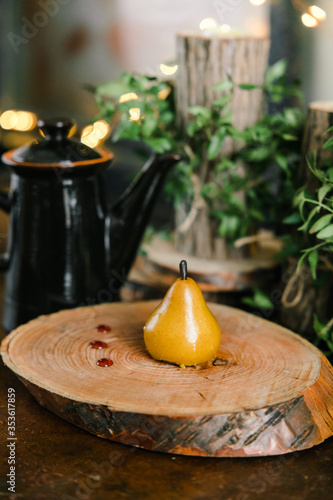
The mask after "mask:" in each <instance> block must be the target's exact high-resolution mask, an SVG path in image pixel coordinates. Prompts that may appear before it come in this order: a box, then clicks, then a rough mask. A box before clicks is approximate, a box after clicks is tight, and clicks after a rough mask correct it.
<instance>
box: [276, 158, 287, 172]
mask: <svg viewBox="0 0 333 500" xmlns="http://www.w3.org/2000/svg"><path fill="white" fill-rule="evenodd" d="M275 159H276V163H277V164H278V165H279V167H281V168H282V170H284V171H285V172H288V160H287V158H286V157H285V156H284V155H282V154H277V155H276V156H275Z"/></svg>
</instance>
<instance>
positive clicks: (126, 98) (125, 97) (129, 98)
mask: <svg viewBox="0 0 333 500" xmlns="http://www.w3.org/2000/svg"><path fill="white" fill-rule="evenodd" d="M136 99H139V97H138V95H137V94H136V93H135V92H128V93H127V94H123V95H121V96H120V97H119V102H120V103H122V102H128V101H135V100H136Z"/></svg>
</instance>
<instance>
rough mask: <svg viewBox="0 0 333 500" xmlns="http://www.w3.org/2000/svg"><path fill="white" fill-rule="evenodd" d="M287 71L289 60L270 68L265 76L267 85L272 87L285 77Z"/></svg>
mask: <svg viewBox="0 0 333 500" xmlns="http://www.w3.org/2000/svg"><path fill="white" fill-rule="evenodd" d="M286 71H287V60H286V59H281V60H280V61H278V62H276V63H275V64H273V65H272V66H270V67H269V68H268V70H267V71H266V76H265V85H266V86H267V85H270V84H272V83H274V82H276V81H277V80H279V79H280V78H282V77H283V76H285V74H286Z"/></svg>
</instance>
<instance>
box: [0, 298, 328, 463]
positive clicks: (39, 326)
mask: <svg viewBox="0 0 333 500" xmlns="http://www.w3.org/2000/svg"><path fill="white" fill-rule="evenodd" d="M156 305H157V302H156V301H152V302H138V303H134V304H125V303H123V304H119V303H114V304H102V305H99V306H91V307H84V308H79V309H73V310H66V311H61V312H59V313H55V314H52V315H50V316H41V317H40V318H37V319H36V320H33V321H31V322H30V323H28V324H26V325H23V326H20V327H19V328H17V329H16V330H14V331H13V332H12V333H11V334H10V335H9V336H8V337H6V338H5V339H4V341H3V343H2V345H1V354H2V357H3V360H4V362H5V364H6V365H7V366H8V367H9V368H10V369H11V370H13V371H14V372H15V373H16V374H17V375H18V376H19V378H20V379H21V380H22V381H23V382H24V383H25V385H26V386H27V387H28V389H29V390H30V391H31V393H32V394H33V395H34V396H35V398H36V399H37V401H38V402H39V403H40V404H41V405H42V406H45V407H46V408H48V409H49V410H51V411H53V412H54V413H56V414H57V415H59V416H60V417H62V418H64V419H66V420H68V421H69V422H72V423H74V424H76V425H78V426H80V427H82V428H83V429H86V430H88V431H89V432H91V433H94V434H96V435H98V436H100V437H103V438H107V439H112V440H115V441H118V442H121V443H125V444H131V445H134V446H139V447H142V448H147V449H151V450H155V451H162V452H170V453H179V454H185V455H201V456H214V457H222V456H257V455H261V456H263V455H275V454H282V453H286V452H292V451H295V450H300V449H304V448H309V447H311V446H313V445H316V444H318V443H320V442H322V441H323V440H324V439H326V438H328V437H329V436H331V435H332V432H333V369H332V367H331V365H330V364H329V362H328V361H327V359H326V358H325V357H324V355H323V354H322V353H321V352H320V351H319V350H318V349H316V348H315V347H314V346H312V345H311V344H309V343H308V342H307V341H305V340H304V339H302V338H301V337H299V336H297V335H295V334H293V333H292V332H290V331H288V330H286V329H284V328H282V327H279V326H277V325H275V324H273V323H270V322H268V321H265V320H263V319H260V318H258V317H255V316H253V315H250V314H248V313H245V312H243V311H239V310H237V309H233V308H230V307H226V306H221V305H216V304H210V308H211V310H212V311H213V313H214V314H215V315H216V317H217V319H218V321H219V324H220V325H221V331H222V342H221V348H220V350H219V352H218V354H217V357H216V359H215V360H212V361H211V362H209V363H206V364H204V365H200V366H197V367H190V368H186V369H181V368H179V367H177V366H174V365H171V364H167V363H162V362H157V361H154V360H153V359H152V358H150V356H149V355H148V354H147V352H146V350H145V346H144V342H143V333H142V327H143V324H144V323H145V320H146V318H147V317H148V315H149V314H150V312H151V311H152V310H153V308H154V307H156ZM100 324H106V325H109V326H110V327H111V328H112V329H111V331H110V332H108V333H98V332H96V330H95V327H96V326H97V325H100ZM94 340H102V341H104V342H106V343H107V347H106V348H105V349H102V350H94V349H91V348H90V347H89V344H90V342H91V341H94ZM104 357H106V358H111V359H112V361H113V365H112V366H110V367H108V368H103V367H100V366H97V365H96V361H97V360H98V359H100V358H104Z"/></svg>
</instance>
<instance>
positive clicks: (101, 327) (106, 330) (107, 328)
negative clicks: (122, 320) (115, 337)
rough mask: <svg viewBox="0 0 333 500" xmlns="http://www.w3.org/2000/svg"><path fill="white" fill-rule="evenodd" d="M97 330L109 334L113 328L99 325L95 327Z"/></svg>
mask: <svg viewBox="0 0 333 500" xmlns="http://www.w3.org/2000/svg"><path fill="white" fill-rule="evenodd" d="M95 330H97V331H98V332H100V333H107V332H109V331H110V330H111V327H110V326H108V325H98V326H96V327H95Z"/></svg>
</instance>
